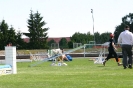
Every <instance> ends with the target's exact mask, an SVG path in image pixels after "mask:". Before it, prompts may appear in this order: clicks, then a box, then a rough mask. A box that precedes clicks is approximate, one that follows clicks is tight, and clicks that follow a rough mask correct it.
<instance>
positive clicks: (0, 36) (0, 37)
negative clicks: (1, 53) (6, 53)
mask: <svg viewBox="0 0 133 88" xmlns="http://www.w3.org/2000/svg"><path fill="white" fill-rule="evenodd" d="M0 42H1V43H0V49H4V46H6V45H7V44H8V24H7V23H6V22H5V20H2V22H1V24H0Z"/></svg>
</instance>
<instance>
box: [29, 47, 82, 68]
mask: <svg viewBox="0 0 133 88" xmlns="http://www.w3.org/2000/svg"><path fill="white" fill-rule="evenodd" d="M81 48H84V45H83V46H80V47H77V48H74V49H71V50H68V51H67V52H64V53H62V54H60V53H59V54H57V55H56V56H52V57H49V58H45V59H44V60H42V61H38V62H35V63H34V64H31V65H29V66H30V67H34V66H37V65H39V64H42V63H44V62H46V61H49V60H55V59H56V58H58V57H60V56H62V55H63V54H69V53H71V52H74V51H76V50H78V49H81Z"/></svg>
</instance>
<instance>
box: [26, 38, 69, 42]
mask: <svg viewBox="0 0 133 88" xmlns="http://www.w3.org/2000/svg"><path fill="white" fill-rule="evenodd" d="M62 38H66V40H67V42H69V41H70V40H71V39H70V37H49V38H48V39H47V42H49V41H50V40H54V41H55V42H56V43H59V41H60V40H61V39H62ZM23 40H24V42H27V43H28V42H29V38H23Z"/></svg>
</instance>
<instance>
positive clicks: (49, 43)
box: [48, 39, 56, 48]
mask: <svg viewBox="0 0 133 88" xmlns="http://www.w3.org/2000/svg"><path fill="white" fill-rule="evenodd" d="M52 43H56V42H55V41H54V40H53V39H52V40H50V41H49V42H48V46H49V48H50V47H51V44H52Z"/></svg>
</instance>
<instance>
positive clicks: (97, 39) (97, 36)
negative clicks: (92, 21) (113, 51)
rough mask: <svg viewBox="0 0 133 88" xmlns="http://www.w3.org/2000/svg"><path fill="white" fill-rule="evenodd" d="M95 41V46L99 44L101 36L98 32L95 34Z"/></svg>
mask: <svg viewBox="0 0 133 88" xmlns="http://www.w3.org/2000/svg"><path fill="white" fill-rule="evenodd" d="M95 41H96V44H101V35H100V33H99V32H95Z"/></svg>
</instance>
